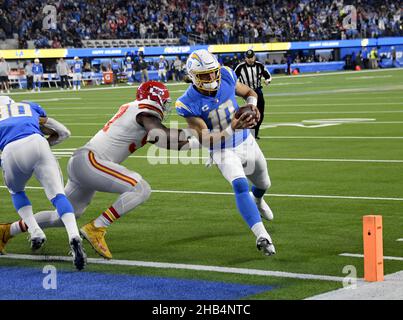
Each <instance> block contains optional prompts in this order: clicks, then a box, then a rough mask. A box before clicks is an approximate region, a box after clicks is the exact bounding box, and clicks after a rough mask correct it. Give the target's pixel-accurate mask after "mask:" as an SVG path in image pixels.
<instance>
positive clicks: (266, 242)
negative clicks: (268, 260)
mask: <svg viewBox="0 0 403 320" xmlns="http://www.w3.org/2000/svg"><path fill="white" fill-rule="evenodd" d="M256 247H257V249H258V250H259V251H260V250H263V253H264V255H265V256H272V255H275V254H276V249H275V248H274V245H273V242H272V240H271V239H270V236H268V237H267V236H266V237H259V238H257V239H256Z"/></svg>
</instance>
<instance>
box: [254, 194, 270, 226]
mask: <svg viewBox="0 0 403 320" xmlns="http://www.w3.org/2000/svg"><path fill="white" fill-rule="evenodd" d="M250 196H251V197H252V199H253V201H255V203H256V206H257V208H258V210H259V212H260V216H261V217H262V218H263V219H266V220H268V221H271V220H273V218H274V215H273V212H272V211H271V209H270V207H269V205H268V204H267V203H266V201H264V199H263V198H260V199H259V198H256V197H255V196H254V195H253V193H252V192H250Z"/></svg>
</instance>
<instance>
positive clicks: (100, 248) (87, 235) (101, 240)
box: [80, 220, 112, 259]
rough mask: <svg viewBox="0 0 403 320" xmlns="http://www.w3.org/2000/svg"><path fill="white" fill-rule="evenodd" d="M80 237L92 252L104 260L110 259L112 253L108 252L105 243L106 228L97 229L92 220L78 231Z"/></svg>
mask: <svg viewBox="0 0 403 320" xmlns="http://www.w3.org/2000/svg"><path fill="white" fill-rule="evenodd" d="M80 234H81V236H82V237H83V238H84V239H86V240H87V241H88V242H89V243H90V245H91V246H92V247H93V248H94V250H95V251H96V252H97V253H98V254H99V255H101V256H102V257H104V258H105V259H112V253H111V252H110V251H109V248H108V245H107V244H106V241H105V234H106V228H105V227H99V228H97V227H96V226H95V225H94V220H93V221H91V222H90V223H87V224H86V225H84V226H83V227H82V228H81V229H80Z"/></svg>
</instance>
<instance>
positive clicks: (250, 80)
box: [235, 49, 271, 139]
mask: <svg viewBox="0 0 403 320" xmlns="http://www.w3.org/2000/svg"><path fill="white" fill-rule="evenodd" d="M235 74H236V75H237V77H238V79H239V81H240V82H241V83H243V84H245V85H247V86H248V87H250V88H252V89H253V90H254V91H255V92H256V93H257V96H258V98H257V107H258V109H259V112H260V120H259V122H258V123H257V125H256V127H254V128H253V129H254V130H255V138H256V139H259V135H258V134H259V128H260V125H261V124H262V122H263V118H264V103H265V102H264V97H263V91H262V84H261V78H262V77H264V79H265V81H264V82H265V84H266V85H268V84H269V83H270V81H271V74H270V72H268V71H267V70H266V68H265V67H264V65H263V63H261V62H259V61H256V55H255V53H254V52H253V50H251V49H249V50H248V51H246V54H245V61H244V62H241V63H240V64H238V66H237V67H236V68H235Z"/></svg>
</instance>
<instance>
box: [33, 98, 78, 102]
mask: <svg viewBox="0 0 403 320" xmlns="http://www.w3.org/2000/svg"><path fill="white" fill-rule="evenodd" d="M81 99H82V98H79V97H76V98H50V99H34V100H32V101H33V102H46V101H52V102H57V101H63V100H81ZM30 101H31V100H30Z"/></svg>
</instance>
